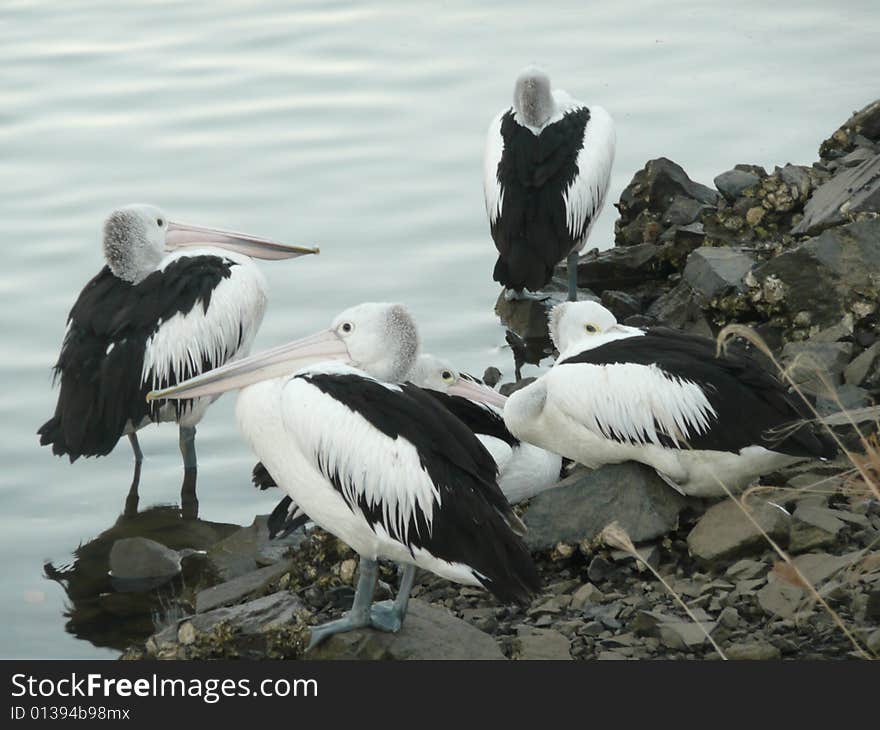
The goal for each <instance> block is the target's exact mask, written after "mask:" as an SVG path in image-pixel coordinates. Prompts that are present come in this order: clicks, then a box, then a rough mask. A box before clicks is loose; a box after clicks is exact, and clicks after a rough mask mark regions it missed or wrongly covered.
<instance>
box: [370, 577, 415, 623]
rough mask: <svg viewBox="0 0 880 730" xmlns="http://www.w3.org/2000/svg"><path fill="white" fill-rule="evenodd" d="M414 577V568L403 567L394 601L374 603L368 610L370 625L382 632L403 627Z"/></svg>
mask: <svg viewBox="0 0 880 730" xmlns="http://www.w3.org/2000/svg"><path fill="white" fill-rule="evenodd" d="M415 577H416V566H415V565H405V566H404V568H403V573H402V575H401V576H400V588H399V589H398V591H397V595H396V596H395V598H394V601H382V602H381V603H376V604H375V605H373V607H372V609H371V610H370V625H371V626H373V627H374V628H377V629H381V630H382V631H391V632H396V631H399V630H400V627H401V626H402V625H403V619H405V618H406V609H407V608H408V607H409V594H410V592H411V591H412V587H413V582H414V581H415Z"/></svg>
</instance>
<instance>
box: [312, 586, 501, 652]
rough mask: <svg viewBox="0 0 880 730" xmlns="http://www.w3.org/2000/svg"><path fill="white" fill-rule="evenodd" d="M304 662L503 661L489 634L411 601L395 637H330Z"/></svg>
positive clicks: (362, 633)
mask: <svg viewBox="0 0 880 730" xmlns="http://www.w3.org/2000/svg"><path fill="white" fill-rule="evenodd" d="M305 658H306V659H373V660H376V659H505V656H504V654H502V653H501V649H499V648H498V644H497V643H496V642H495V639H493V638H492V637H491V636H489V634H486V633H484V632H482V631H480V630H479V629H477V628H475V627H473V626H471V625H470V624H469V623H467V622H466V621H462V620H461V619H459V618H456V617H455V616H453V615H452V614H451V613H449V612H448V611H444V610H443V609H440V608H435V607H434V606H431V605H429V604H427V603H425V602H424V601H420V600H419V599H417V598H413V599H411V600H410V602H409V610H408V611H407V614H406V620H405V621H404V623H403V628H401V630H400V631H398V632H397V633H396V634H389V633H385V632H382V631H376V630H374V629H358V630H357V631H349V632H348V633H345V634H336V635H335V636H331V637H329V638H328V639H327V640H326V641H324V642H322V643H321V644H319V645H318V646H316V647H315V648H314V649H312V650H311V651H309V652H308V653H307V654H306V656H305Z"/></svg>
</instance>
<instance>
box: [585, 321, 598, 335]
mask: <svg viewBox="0 0 880 730" xmlns="http://www.w3.org/2000/svg"><path fill="white" fill-rule="evenodd" d="M584 330H585V331H586V333H587V334H588V335H594V334H596V333H597V332H598V331H599V328H598V327H597V326H596V325H594V324H590V323H588V324H585V325H584Z"/></svg>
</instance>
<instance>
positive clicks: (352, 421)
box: [148, 303, 540, 645]
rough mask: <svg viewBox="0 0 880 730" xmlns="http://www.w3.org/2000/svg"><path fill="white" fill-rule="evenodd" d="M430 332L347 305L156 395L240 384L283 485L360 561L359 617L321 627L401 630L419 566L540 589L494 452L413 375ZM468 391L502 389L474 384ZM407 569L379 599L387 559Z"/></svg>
mask: <svg viewBox="0 0 880 730" xmlns="http://www.w3.org/2000/svg"><path fill="white" fill-rule="evenodd" d="M418 347H419V340H418V333H417V330H416V326H415V323H414V322H413V321H412V318H411V317H410V315H409V313H408V312H407V310H406V309H405V308H404V307H403V306H401V305H399V304H381V303H366V304H361V305H358V306H356V307H352V308H351V309H348V310H346V311H345V312H343V313H342V314H340V315H339V316H338V317H336V319H335V320H334V322H333V324H332V326H331V328H330V329H329V330H325V331H324V332H321V333H319V334H317V335H314V336H312V337H309V338H306V339H304V340H299V341H298V342H294V343H292V344H289V345H283V346H281V347H277V348H275V349H274V350H269V351H268V352H265V353H263V354H261V355H254V356H252V357H249V358H247V359H245V360H241V361H239V362H235V363H230V364H228V365H225V366H223V367H221V368H218V369H217V370H214V371H212V372H210V373H205V374H203V375H199V376H197V377H195V378H192V379H191V380H189V381H187V382H183V383H179V384H178V385H176V386H172V387H169V388H165V389H163V390H160V391H157V392H155V393H150V394H149V396H148V397H149V398H150V399H151V402H155V401H156V400H159V399H165V398H175V399H179V398H193V397H207V396H211V395H216V394H219V393H222V392H224V391H227V390H232V389H241V393H240V394H239V396H238V402H237V406H236V416H237V418H238V425H239V429H240V431H241V432H242V435H243V436H244V437H245V439H246V440H247V441H248V443H249V444H250V447H251V448H252V449H253V450H254V452H255V453H256V454H257V456H258V457H259V458H260V460H261V461H262V463H263V464H264V465H265V467H266V469H267V470H268V473H269V474H271V475H272V477H273V478H274V479H275V480H276V481H277V483H278V486H279V487H280V488H281V490H282V491H283V492H285V493H286V494H287V495H288V496H289V497H290V498H291V499H292V500H293V501H294V502H295V503H296V504H297V505H299V506H300V507H301V508H302V510H303V511H304V512H305V513H306V514H308V516H309V517H310V518H311V519H312V521H313V522H315V523H316V524H317V525H319V526H320V527H323V528H324V529H325V530H327V531H329V532H332V533H333V534H334V535H336V536H337V537H338V538H339V539H341V540H343V541H344V542H346V543H348V544H349V545H350V546H351V547H352V548H353V549H354V550H355V551H356V552H358V553H359V554H360V556H361V563H360V567H359V578H358V586H357V592H356V594H355V597H354V603H353V605H352V608H351V611H350V612H349V613H348V614H347V615H346V616H345V617H344V618H342V619H339V620H338V621H334V622H331V623H329V624H325V625H323V626H319V627H315V628H313V629H312V635H311V643H312V645H314V644H316V643H317V642H319V641H321V640H322V639H323V638H324V637H326V636H329V635H331V634H334V633H338V632H340V631H347V630H349V629H353V628H358V627H362V626H372V627H374V628H377V629H380V630H385V631H396V630H397V629H399V628H400V626H401V624H402V622H403V619H404V616H405V614H406V607H407V601H408V599H409V592H410V589H411V588H412V584H413V577H414V574H415V569H416V567H420V568H424V569H426V570H430V571H432V572H433V573H436V574H437V575H440V576H442V577H444V578H447V579H449V580H453V581H456V582H458V583H463V584H465V585H472V586H483V587H485V588H487V589H488V590H490V591H492V593H494V594H495V595H496V596H497V597H498V598H499V599H500V600H502V601H505V602H509V601H519V602H526V601H528V599H529V596H530V595H531V594H532V593H534V592H535V591H536V590H537V588H538V587H539V582H540V581H539V577H538V574H537V571H536V569H535V566H534V563H533V562H532V559H531V556H530V555H529V551H528V549H527V548H526V546H525V543H524V542H523V540H522V539H521V537H520V535H518V534H516V533H517V531H519V530H521V529H522V523H521V522H520V521H519V519H518V518H517V517H516V515H515V514H514V512H513V509H512V508H511V506H510V504H509V503H508V501H507V500H506V499H505V497H504V494H503V493H502V492H501V489H500V488H499V486H498V481H497V477H498V472H497V468H496V465H495V462H494V461H493V459H492V456H491V455H490V454H489V452H488V451H487V450H486V448H485V447H484V446H483V445H482V444H481V443H480V441H479V440H478V439H477V437H476V436H475V435H474V434H473V432H472V431H471V430H470V429H468V427H467V426H466V425H465V424H464V423H462V422H461V421H460V420H458V419H457V418H456V417H455V416H453V415H452V414H451V413H450V412H449V411H448V410H447V409H446V408H444V407H443V406H441V405H440V404H439V403H438V402H437V401H436V400H435V399H434V398H432V397H431V396H430V395H428V394H427V393H426V392H425V391H424V390H422V389H421V388H419V387H417V386H415V385H412V384H411V383H407V382H406V379H407V376H408V374H409V372H410V371H411V369H412V367H413V364H414V363H415V359H416V357H417V355H418ZM456 386H457V387H456V392H458V393H460V394H461V395H464V396H466V397H476V398H480V399H483V400H488V401H492V400H495V399H497V397H498V394H497V393H494V391H491V390H490V389H488V388H486V387H485V386H482V385H480V384H478V383H474V382H464V383H460V384H456ZM383 558H384V559H386V560H393V561H395V562H397V563H400V564H402V565H404V566H405V568H404V571H403V577H402V578H401V580H400V589H399V592H398V595H397V597H396V598H395V599H394V601H387V602H383V603H378V604H373V602H372V599H373V593H374V591H375V588H376V579H377V572H376V569H377V566H376V561H377V560H379V559H383Z"/></svg>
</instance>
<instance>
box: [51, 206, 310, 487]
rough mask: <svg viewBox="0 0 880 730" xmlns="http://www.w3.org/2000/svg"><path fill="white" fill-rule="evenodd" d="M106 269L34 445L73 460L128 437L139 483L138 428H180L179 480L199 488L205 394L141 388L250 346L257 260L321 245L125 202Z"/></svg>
mask: <svg viewBox="0 0 880 730" xmlns="http://www.w3.org/2000/svg"><path fill="white" fill-rule="evenodd" d="M103 248H104V258H105V259H106V266H104V268H103V269H101V271H100V272H99V273H98V274H97V276H95V277H94V278H93V279H92V280H91V281H90V282H89V283H88V284H86V286H85V288H84V289H83V290H82V292H80V295H79V298H78V299H77V301H76V303H75V304H74V305H73V309H71V311H70V315H69V316H68V319H67V332H66V334H65V335H64V342H63V344H62V347H61V355H60V356H59V358H58V362H57V363H56V365H55V376H56V379H60V381H61V391H60V394H59V396H58V403H57V405H56V407H55V415H54V416H53V417H52V418H50V419H49V420H48V421H46V423H44V424H43V425H42V426H41V427H40V429H39V431H38V433H39V436H40V443H41V444H42V445H44V446H47V445H51V446H52V452H53V453H54V454H56V455H59V456H67V457H68V458H69V459H70V461H71V462H73V461H76V459H78V458H79V457H81V456H104V455H106V454H109V453H110V452H111V451H112V450H113V448H114V447H115V446H116V443H117V442H118V441H119V439H120V438H122V437H123V436H128V439H129V441H130V443H131V446H132V450H133V451H134V458H135V483H134V484H133V485H132V486H133V492H135V503H136V487H137V481H138V477H139V474H140V463H141V460H142V459H143V454H142V451H141V448H140V444H139V443H138V437H137V431H138V430H139V429H141V428H143V427H144V426H146V425H147V424H150V423H159V422H163V421H174V422H176V423H177V424H178V426H179V428H180V450H181V453H182V456H183V465H184V469H185V472H184V475H185V478H184V486H185V489H186V490H187V491H191V494H189V495H188V496H189V497H190V498H191V500H194V498H195V497H194V495H195V471H196V466H197V462H196V452H195V433H196V424H198V423H199V421H200V420H201V419H202V417H203V416H204V414H205V411H206V409H207V408H208V406H209V405H210V404H211V403H212V402H213V400H215V398H216V396H215V397H211V398H192V399H187V400H184V401H178V402H175V403H172V404H168V403H164V404H154V405H152V406H150V405H148V404H147V402H146V395H147V393H148V392H149V391H150V390H154V389H156V388H167V387H169V386H172V385H174V384H176V383H179V382H182V381H184V380H186V379H187V378H191V377H193V376H194V375H198V374H199V373H202V372H205V371H207V370H210V369H212V368H215V367H218V366H220V365H223V364H225V363H228V362H231V361H233V360H237V359H238V358H241V357H243V356H245V355H247V353H248V351H249V350H250V347H251V344H252V343H253V340H254V337H255V335H256V333H257V330H258V329H259V327H260V323H261V322H262V319H263V313H264V311H265V309H266V300H267V296H268V286H267V283H266V280H265V278H264V277H263V274H262V273H261V272H260V270H259V268H258V266H257V265H256V264H255V262H254V261H253V259H254V258H262V259H268V260H279V259H287V258H294V257H297V256H304V255H307V254H316V253H318V249H317V248H311V247H305V246H288V245H286V244H282V243H279V242H277V241H273V240H270V239H266V238H258V237H256V236H251V235H248V234H244V233H234V232H231V231H224V230H220V229H213V228H203V227H199V226H192V225H187V224H183V223H175V222H173V221H169V220H168V217H167V216H166V215H165V213H163V212H162V211H161V210H160V209H158V208H156V207H154V206H152V205H128V206H125V207H123V208H119V209H117V210H114V211H113V212H112V213H111V214H110V215H109V216H108V217H107V219H106V220H105V221H104V229H103Z"/></svg>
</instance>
